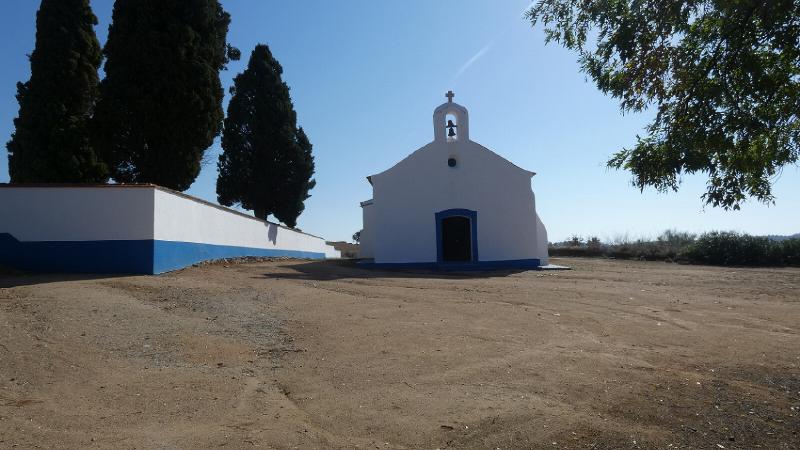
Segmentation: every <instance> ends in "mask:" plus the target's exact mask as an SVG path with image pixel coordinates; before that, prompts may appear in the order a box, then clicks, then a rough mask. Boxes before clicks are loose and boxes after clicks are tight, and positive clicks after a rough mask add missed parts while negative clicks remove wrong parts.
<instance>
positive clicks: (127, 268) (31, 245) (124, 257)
mask: <svg viewBox="0 0 800 450" xmlns="http://www.w3.org/2000/svg"><path fill="white" fill-rule="evenodd" d="M0 264H3V265H6V266H9V267H15V268H17V269H23V270H30V271H33V272H69V273H146V274H149V273H153V241H152V240H131V241H31V242H20V241H18V240H17V239H16V238H14V236H12V235H10V234H8V233H0Z"/></svg>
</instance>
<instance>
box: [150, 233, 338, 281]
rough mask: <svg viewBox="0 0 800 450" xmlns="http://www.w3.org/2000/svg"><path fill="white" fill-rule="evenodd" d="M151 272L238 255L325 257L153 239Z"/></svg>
mask: <svg viewBox="0 0 800 450" xmlns="http://www.w3.org/2000/svg"><path fill="white" fill-rule="evenodd" d="M154 243H155V245H154V252H153V253H154V257H153V273H163V272H169V271H170V270H177V269H182V268H184V267H186V266H190V265H192V264H195V263H198V262H202V261H209V260H214V259H222V258H236V257H239V256H264V257H270V256H273V257H277V256H286V257H290V258H302V259H325V253H317V252H305V251H301V250H276V249H263V248H252V247H234V246H229V245H212V244H197V243H194V242H175V241H154Z"/></svg>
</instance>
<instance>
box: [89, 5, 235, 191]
mask: <svg viewBox="0 0 800 450" xmlns="http://www.w3.org/2000/svg"><path fill="white" fill-rule="evenodd" d="M112 20H113V22H112V24H111V26H110V27H109V33H108V42H107V43H106V47H105V49H104V52H105V56H106V64H105V72H106V77H105V79H104V80H103V81H102V83H101V84H100V101H99V103H98V106H97V112H96V114H95V121H94V136H95V139H96V141H95V142H96V144H97V147H98V148H102V149H103V151H104V156H105V158H106V159H107V160H108V162H109V165H110V169H111V175H112V177H113V178H114V179H115V180H116V181H119V182H128V183H130V182H134V183H155V184H159V185H161V186H165V187H168V188H172V189H176V190H178V191H184V190H186V189H188V188H189V186H191V184H192V183H193V182H194V180H195V178H197V175H198V174H199V173H200V168H201V161H202V159H203V155H204V153H205V150H206V149H207V148H208V147H210V146H211V144H212V143H213V141H214V138H215V137H216V136H217V135H219V132H220V130H221V128H222V119H223V111H222V99H223V96H224V92H223V90H222V84H221V82H220V79H219V72H220V70H223V69H224V68H225V65H226V64H227V62H228V61H229V59H236V58H238V51H237V50H236V49H233V48H231V47H230V46H229V45H228V44H227V33H228V26H229V25H230V15H229V14H228V13H227V12H225V10H224V9H223V8H222V5H220V3H219V1H217V0H117V1H116V3H115V4H114V12H113V17H112Z"/></svg>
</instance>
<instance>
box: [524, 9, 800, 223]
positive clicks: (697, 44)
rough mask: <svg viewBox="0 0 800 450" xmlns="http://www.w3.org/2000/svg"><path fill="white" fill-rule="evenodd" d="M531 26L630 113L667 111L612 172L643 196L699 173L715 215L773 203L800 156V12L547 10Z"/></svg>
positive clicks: (613, 163) (534, 13) (617, 158)
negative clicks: (775, 183) (624, 173)
mask: <svg viewBox="0 0 800 450" xmlns="http://www.w3.org/2000/svg"><path fill="white" fill-rule="evenodd" d="M527 17H528V18H529V19H530V20H531V22H532V23H533V24H534V25H536V24H537V23H543V24H544V26H545V33H546V39H547V41H548V42H550V41H555V42H557V43H560V44H562V45H564V46H565V47H566V48H568V49H571V50H574V51H576V52H577V53H578V55H579V61H580V63H581V66H582V70H583V71H584V72H585V73H586V74H588V75H589V76H590V77H591V78H592V79H593V80H594V82H595V83H596V84H597V87H598V88H599V89H600V90H601V91H603V92H604V93H607V94H611V95H612V96H613V97H615V98H617V99H619V101H620V106H621V108H622V110H623V112H627V111H641V110H644V109H646V108H648V107H654V108H655V111H656V117H655V119H654V120H653V122H652V123H651V124H650V125H649V126H648V127H647V129H646V135H645V136H643V137H639V138H638V142H637V144H636V146H635V147H633V148H630V149H623V150H621V151H620V152H618V153H617V154H616V155H614V157H613V158H612V159H611V160H610V161H609V163H608V164H609V166H610V167H614V168H617V169H620V168H623V169H627V170H630V171H631V172H632V174H633V175H634V180H633V184H634V185H635V186H637V187H638V188H640V189H644V188H645V187H647V186H652V187H655V188H656V189H657V190H659V191H668V190H677V189H678V186H679V184H680V177H681V175H682V174H684V173H697V172H699V173H706V174H707V175H708V186H707V192H706V193H705V194H704V196H703V198H704V199H705V201H706V202H707V203H709V204H711V205H713V206H721V207H723V208H726V209H728V208H733V209H738V208H739V207H740V204H741V202H742V201H744V200H745V199H746V198H747V197H754V198H756V199H758V200H759V201H762V202H772V201H773V195H772V177H773V176H774V175H776V174H778V173H779V172H780V170H781V169H782V168H783V167H784V166H786V165H791V164H796V163H797V161H798V157H799V156H800V121H798V111H800V44H798V42H800V21H799V20H798V19H797V18H798V17H800V2H798V1H797V0H775V1H767V2H764V1H759V0H741V1H729V2H719V1H710V0H694V1H688V2H665V1H662V0H644V1H634V0H614V1H603V2H589V1H583V0H540V1H539V2H538V3H537V4H536V5H535V6H534V7H533V8H532V9H531V10H530V11H529V12H528V13H527Z"/></svg>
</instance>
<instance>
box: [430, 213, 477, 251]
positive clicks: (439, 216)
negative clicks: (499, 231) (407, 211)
mask: <svg viewBox="0 0 800 450" xmlns="http://www.w3.org/2000/svg"><path fill="white" fill-rule="evenodd" d="M448 217H466V218H467V219H469V224H470V229H471V230H470V231H471V232H470V235H471V239H472V243H471V248H472V260H471V261H464V262H451V261H445V260H444V243H443V241H442V221H443V220H444V219H447V218H448ZM436 262H437V263H439V264H442V263H446V264H473V263H477V262H478V212H477V211H472V210H470V209H461V208H456V209H446V210H444V211H439V212H437V213H436Z"/></svg>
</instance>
